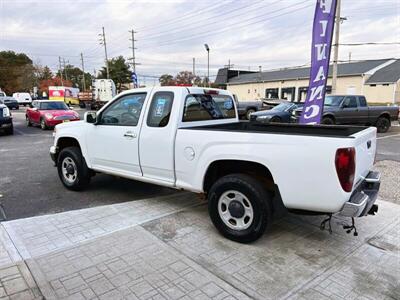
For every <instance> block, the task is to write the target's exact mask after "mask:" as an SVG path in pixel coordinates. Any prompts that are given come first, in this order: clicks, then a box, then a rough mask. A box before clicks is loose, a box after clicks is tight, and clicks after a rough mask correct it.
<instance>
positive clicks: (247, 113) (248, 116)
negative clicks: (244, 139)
mask: <svg viewBox="0 0 400 300" xmlns="http://www.w3.org/2000/svg"><path fill="white" fill-rule="evenodd" d="M254 112H256V111H255V110H254V109H252V108H250V109H248V110H247V111H246V119H247V120H250V115H251V114H252V113H254Z"/></svg>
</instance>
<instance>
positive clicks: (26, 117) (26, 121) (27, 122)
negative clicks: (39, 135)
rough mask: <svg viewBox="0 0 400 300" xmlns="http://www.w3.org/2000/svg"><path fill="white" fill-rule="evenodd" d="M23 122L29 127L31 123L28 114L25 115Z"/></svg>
mask: <svg viewBox="0 0 400 300" xmlns="http://www.w3.org/2000/svg"><path fill="white" fill-rule="evenodd" d="M25 123H26V126H28V127H31V126H32V123H31V121H30V120H29V118H28V116H25Z"/></svg>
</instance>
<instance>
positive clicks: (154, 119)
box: [147, 92, 174, 127]
mask: <svg viewBox="0 0 400 300" xmlns="http://www.w3.org/2000/svg"><path fill="white" fill-rule="evenodd" d="M173 101H174V93H172V92H157V93H155V94H154V96H153V99H152V100H151V104H150V109H149V114H148V116H147V126H149V127H165V126H167V125H168V123H169V117H170V115H171V109H172V103H173Z"/></svg>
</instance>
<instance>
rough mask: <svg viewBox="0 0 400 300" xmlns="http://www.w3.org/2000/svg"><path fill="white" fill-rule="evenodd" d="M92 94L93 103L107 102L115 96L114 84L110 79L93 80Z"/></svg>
mask: <svg viewBox="0 0 400 300" xmlns="http://www.w3.org/2000/svg"><path fill="white" fill-rule="evenodd" d="M92 93H93V98H94V100H95V101H100V102H108V101H110V100H111V99H113V98H114V97H115V95H116V87H115V83H114V81H113V80H112V79H95V80H93V82H92Z"/></svg>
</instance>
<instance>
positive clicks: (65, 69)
mask: <svg viewBox="0 0 400 300" xmlns="http://www.w3.org/2000/svg"><path fill="white" fill-rule="evenodd" d="M68 62H69V61H67V63H68ZM63 65H64V72H65V80H68V74H67V68H66V67H65V58H63Z"/></svg>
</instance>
